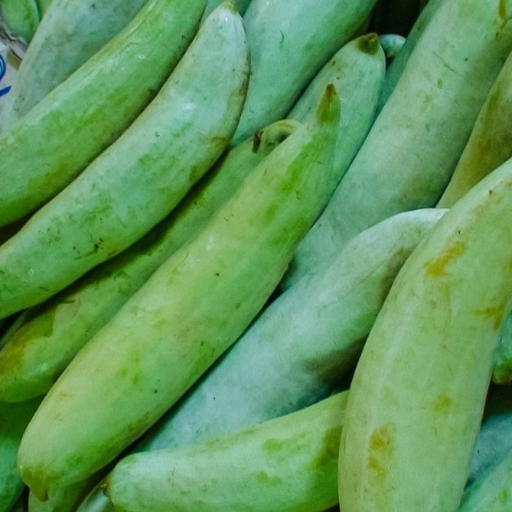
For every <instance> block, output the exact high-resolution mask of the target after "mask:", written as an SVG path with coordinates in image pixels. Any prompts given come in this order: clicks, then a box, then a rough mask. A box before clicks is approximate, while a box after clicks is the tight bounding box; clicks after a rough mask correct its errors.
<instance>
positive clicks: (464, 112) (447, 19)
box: [287, 0, 512, 283]
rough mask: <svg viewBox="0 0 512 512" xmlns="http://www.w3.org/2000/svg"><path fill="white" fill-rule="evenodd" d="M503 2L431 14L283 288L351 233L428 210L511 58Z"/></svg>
mask: <svg viewBox="0 0 512 512" xmlns="http://www.w3.org/2000/svg"><path fill="white" fill-rule="evenodd" d="M506 12H512V1H510V0H487V1H485V2H482V1H481V0H450V1H448V2H445V3H443V4H442V5H441V6H440V7H439V8H438V10H437V11H436V12H435V15H434V17H433V18H432V20H431V22H430V23H429V24H428V25H427V27H426V29H425V31H424V32H423V35H422V36H421V38H420V39H419V41H418V42H417V44H416V46H415V49H414V51H413V53H412V55H411V57H410V58H409V60H408V62H407V66H406V68H405V70H404V72H403V74H402V76H401V78H400V81H399V82H398V84H397V86H396V88H395V90H394V92H393V94H392V95H391V97H390V98H389V100H388V102H387V103H386V105H385V106H384V108H383V110H382V112H381V113H380V115H379V116H378V117H377V120H376V121H375V124H374V125H373V127H372V129H371V131H370V133H369V134H368V137H367V138H366V140H365V142H364V144H363V145H362V147H361V149H360V151H359V153H358V154H357V156H356V157H355V159H354V161H353V162H352V165H351V166H350V168H349V170H348V171H347V173H346V175H345V177H344V178H343V180H342V181H341V183H340V185H339V187H338V188H337V189H336V192H335V193H334V194H333V197H332V199H331V201H330V203H329V205H328V206H327V208H326V209H325V211H324V213H323V214H322V216H321V217H320V219H319V220H318V221H317V222H316V223H315V225H314V227H313V228H312V229H311V231H310V233H309V234H308V236H307V237H306V238H305V239H304V241H303V242H302V243H301V245H300V246H299V249H298V251H297V255H296V257H295V259H294V266H293V271H292V272H291V273H290V274H288V276H287V282H289V283H292V282H296V281H298V280H299V279H300V278H301V276H304V275H306V274H307V273H309V272H312V271H314V272H316V271H319V270H320V269H321V268H325V267H326V266H328V265H329V264H330V262H331V261H332V259H333V257H335V255H336V254H338V253H339V251H340V250H341V248H342V247H343V246H344V245H345V244H346V243H347V242H348V241H349V240H350V239H351V238H352V237H353V236H355V235H356V234H357V233H360V232H361V231H364V230H365V229H367V228H369V227H370V226H373V225H374V224H376V223H378V222H380V221H382V220H384V219H386V218H387V217H390V216H391V215H395V214H397V213H400V212H403V211H408V210H413V209H417V208H425V207H432V206H434V205H435V204H436V203H437V201H438V200H439V198H440V196H441V195H442V193H443V191H444V189H445V187H446V186H447V185H448V182H449V180H450V177H451V174H452V173H453V171H454V170H455V167H456V165H457V162H458V160H459V158H460V155H461V154H462V152H463V150H464V147H465V145H466V143H467V141H468V138H469V136H470V135H471V130H472V128H473V125H474V123H475V121H476V119H477V117H478V114H479V112H480V110H481V108H482V106H483V104H484V103H485V100H486V98H487V95H488V94H489V91H490V89H491V87H492V85H493V83H494V81H495V79H496V77H497V76H498V75H499V73H500V71H501V68H502V66H503V64H504V62H505V61H506V59H507V57H508V55H509V53H510V51H511V49H512V21H511V20H510V19H509V18H507V16H506Z"/></svg>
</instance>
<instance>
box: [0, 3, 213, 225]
mask: <svg viewBox="0 0 512 512" xmlns="http://www.w3.org/2000/svg"><path fill="white" fill-rule="evenodd" d="M205 3H206V0H149V2H148V3H147V4H146V6H145V7H144V8H143V9H142V10H141V11H140V13H139V15H138V16H137V17H136V18H135V19H134V20H133V21H132V23H130V24H129V25H128V26H127V27H126V28H125V29H124V30H123V31H122V32H121V33H120V34H119V35H118V36H117V37H115V38H114V39H113V40H112V41H110V43H108V44H107V45H106V46H105V47H104V48H103V49H102V50H101V51H100V52H98V53H97V54H96V55H94V56H93V57H92V58H91V59H89V61H88V62H87V63H86V64H84V65H83V66H82V67H80V68H79V69H78V70H77V71H76V72H75V73H73V75H72V76H70V77H69V78H68V79H67V80H66V81H65V82H64V83H62V84H61V85H60V86H59V87H57V88H56V89H54V90H53V91H52V92H51V93H50V94H48V96H46V97H45V98H44V99H43V100H42V101H41V102H40V103H39V104H38V105H37V106H36V107H35V108H34V109H32V110H31V111H30V112H29V113H28V114H27V115H26V116H25V117H24V118H23V119H22V120H20V121H19V122H18V123H16V125H15V126H13V127H12V129H11V130H10V131H9V132H7V133H6V134H4V135H3V136H1V137H0V154H1V155H2V158H1V159H0V226H5V225H8V224H11V223H13V222H15V221H16V220H19V219H21V218H23V217H25V216H26V215H28V214H30V213H31V212H33V211H34V210H36V209H37V208H39V207H40V206H42V205H43V204H45V203H46V202H47V201H48V200H49V199H51V198H52V197H54V196H55V195H56V194H58V193H59V192H60V191H61V190H62V189H63V188H64V187H66V185H68V184H69V183H70V182H71V181H73V179H74V178H76V176H78V175H79V174H80V173H81V172H82V171H83V170H84V169H85V168H86V167H87V166H88V165H89V164H90V163H91V162H92V161H93V160H94V158H96V157H97V156H98V155H99V154H100V153H101V152H102V151H103V150H105V149H106V148H108V147H109V146H110V145H111V144H112V143H113V142H114V141H115V140H116V139H117V138H118V137H119V136H120V135H121V134H122V133H123V132H124V131H125V130H126V129H127V128H128V127H129V126H130V124H131V123H132V122H133V121H134V120H135V119H136V118H137V116H139V114H140V113H141V112H142V110H144V108H145V107H146V106H147V104H148V103H149V102H150V101H151V100H152V99H153V98H154V97H155V96H156V94H157V93H158V91H159V89H160V88H161V87H162V85H163V84H164V82H165V81H166V79H167V78H168V77H169V74H170V73H171V71H172V70H173V69H174V68H175V66H176V65H177V64H178V62H179V61H180V59H181V57H182V56H183V54H184V53H185V50H186V49H187V47H188V46H189V44H190V42H191V41H192V39H193V37H194V35H195V34H196V32H197V28H198V26H199V21H200V18H201V15H202V12H203V9H204V6H205ZM135 92H136V93H135Z"/></svg>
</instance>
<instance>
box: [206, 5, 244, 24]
mask: <svg viewBox="0 0 512 512" xmlns="http://www.w3.org/2000/svg"><path fill="white" fill-rule="evenodd" d="M221 3H222V0H208V1H207V3H206V9H205V10H204V14H203V20H205V19H206V18H207V17H208V16H209V15H210V13H211V12H212V11H213V10H214V9H216V8H217V7H218V6H219V5H220V4H221ZM250 3H251V0H234V4H235V5H236V8H237V9H238V12H239V13H240V14H242V15H243V14H245V11H246V10H247V8H248V7H249V4H250Z"/></svg>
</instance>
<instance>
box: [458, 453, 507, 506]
mask: <svg viewBox="0 0 512 512" xmlns="http://www.w3.org/2000/svg"><path fill="white" fill-rule="evenodd" d="M511 508H512V451H509V452H508V453H507V455H506V457H505V458H504V459H503V460H502V461H501V462H500V463H499V464H498V465H497V466H496V467H495V468H493V469H492V471H490V472H489V473H487V474H486V475H484V476H482V477H481V479H480V480H477V481H476V482H475V483H473V484H472V485H471V487H470V488H469V489H468V490H467V491H466V492H465V493H464V496H463V497H462V502H461V507H460V509H459V511H460V512H509V511H510V510H511Z"/></svg>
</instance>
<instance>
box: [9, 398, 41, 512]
mask: <svg viewBox="0 0 512 512" xmlns="http://www.w3.org/2000/svg"><path fill="white" fill-rule="evenodd" d="M40 402H41V400H39V399H36V400H30V401H29V402H24V403H21V404H3V403H1V402H0V511H1V512H9V509H10V508H11V507H13V506H14V504H15V503H16V501H17V500H18V498H19V497H20V496H21V493H22V492H23V488H24V484H23V482H22V480H21V477H20V475H19V473H18V468H17V464H16V456H17V453H18V447H19V445H20V441H21V436H22V435H23V432H24V431H25V429H26V427H27V425H28V422H29V421H30V419H31V418H32V416H33V415H34V413H35V411H36V409H37V407H38V406H39V403H40Z"/></svg>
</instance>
